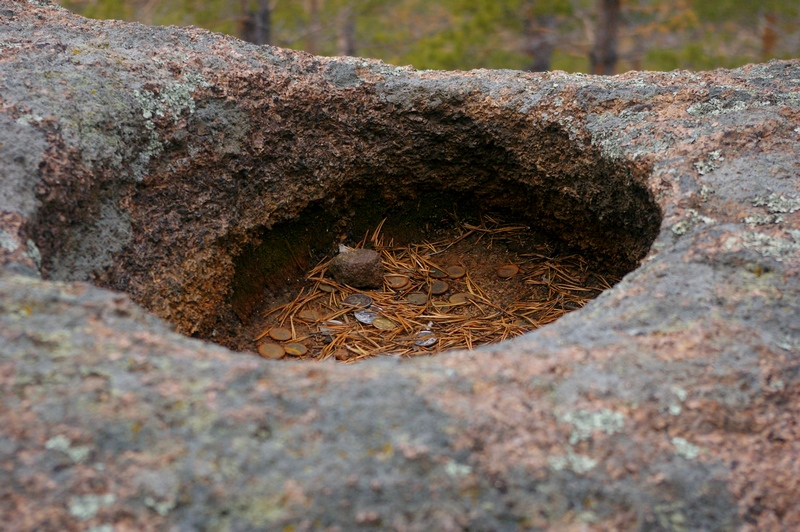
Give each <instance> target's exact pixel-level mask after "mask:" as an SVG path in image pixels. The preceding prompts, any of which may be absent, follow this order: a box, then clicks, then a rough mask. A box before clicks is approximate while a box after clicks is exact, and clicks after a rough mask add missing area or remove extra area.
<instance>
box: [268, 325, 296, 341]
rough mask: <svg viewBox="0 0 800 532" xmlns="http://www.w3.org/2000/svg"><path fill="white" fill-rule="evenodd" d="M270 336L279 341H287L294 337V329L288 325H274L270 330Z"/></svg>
mask: <svg viewBox="0 0 800 532" xmlns="http://www.w3.org/2000/svg"><path fill="white" fill-rule="evenodd" d="M269 337H270V338H272V339H273V340H277V341H279V342H285V341H286V340H289V339H290V338H291V337H292V331H290V330H289V329H287V328H286V327H273V328H272V329H270V330H269Z"/></svg>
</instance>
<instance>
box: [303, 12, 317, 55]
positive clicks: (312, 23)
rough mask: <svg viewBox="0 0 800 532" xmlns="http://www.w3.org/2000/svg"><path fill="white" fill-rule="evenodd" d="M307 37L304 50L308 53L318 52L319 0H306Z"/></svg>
mask: <svg viewBox="0 0 800 532" xmlns="http://www.w3.org/2000/svg"><path fill="white" fill-rule="evenodd" d="M307 9H308V18H309V23H308V38H307V39H306V50H305V51H306V52H308V53H310V54H317V53H319V49H318V46H317V34H318V33H319V29H320V28H319V0H308V4H307Z"/></svg>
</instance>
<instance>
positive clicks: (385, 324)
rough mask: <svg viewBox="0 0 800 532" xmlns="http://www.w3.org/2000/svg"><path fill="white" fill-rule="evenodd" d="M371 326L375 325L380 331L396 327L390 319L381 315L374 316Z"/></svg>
mask: <svg viewBox="0 0 800 532" xmlns="http://www.w3.org/2000/svg"><path fill="white" fill-rule="evenodd" d="M372 326H373V327H376V328H378V329H380V330H382V331H390V330H392V329H394V328H395V327H397V324H396V323H395V322H393V321H392V320H390V319H389V318H384V317H383V316H380V317H377V318H375V321H373V322H372Z"/></svg>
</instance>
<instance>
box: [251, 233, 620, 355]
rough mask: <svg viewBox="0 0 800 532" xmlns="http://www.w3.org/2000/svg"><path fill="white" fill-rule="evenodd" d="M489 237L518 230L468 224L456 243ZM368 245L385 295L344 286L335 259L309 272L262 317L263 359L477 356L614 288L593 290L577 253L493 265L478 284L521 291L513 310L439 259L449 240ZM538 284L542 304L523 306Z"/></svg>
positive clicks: (376, 241)
mask: <svg viewBox="0 0 800 532" xmlns="http://www.w3.org/2000/svg"><path fill="white" fill-rule="evenodd" d="M513 229H514V230H523V229H524V228H513ZM493 230H494V231H497V232H498V233H502V234H503V235H507V234H510V233H512V232H513V231H511V230H509V229H508V228H502V229H496V228H495V229H492V228H479V227H469V228H468V230H467V231H466V232H465V233H464V234H462V235H460V236H459V237H458V240H459V241H461V240H463V239H464V238H465V235H466V236H469V234H472V233H478V234H482V233H481V231H484V232H487V233H488V232H491V231H493ZM363 244H365V242H362V244H361V245H363ZM372 245H373V247H374V248H375V249H376V251H378V252H379V253H381V258H382V261H383V265H384V268H385V270H386V272H387V274H386V275H385V276H384V286H383V288H382V289H381V290H356V289H354V288H352V287H350V286H346V285H340V284H338V283H336V282H335V281H334V280H332V279H330V278H328V276H326V273H327V264H328V263H329V262H330V261H329V260H327V261H323V262H322V263H320V264H319V265H317V266H316V267H315V268H314V269H312V270H311V272H309V274H308V277H307V278H308V281H309V283H310V286H309V287H308V289H304V290H303V291H301V293H300V294H298V296H297V297H296V298H295V299H294V300H293V301H291V302H290V303H287V304H285V305H281V306H279V307H276V308H272V309H269V310H268V311H267V312H266V313H265V322H266V323H265V326H264V328H263V330H262V332H261V333H260V334H259V335H258V336H257V337H256V338H255V340H256V345H257V350H258V353H259V354H260V355H261V356H263V357H265V358H283V357H285V356H287V355H288V356H291V357H300V358H317V359H324V358H329V357H334V358H336V359H337V360H341V361H348V362H351V361H355V360H360V359H363V358H367V357H372V356H377V355H398V356H415V355H421V354H430V353H434V352H439V351H443V350H447V349H457V348H466V349H472V348H473V347H474V346H477V345H483V344H488V343H492V342H498V341H501V340H504V339H507V338H511V337H513V336H517V335H519V334H523V333H524V332H527V331H530V330H533V329H535V328H537V327H540V326H541V325H543V324H545V323H550V322H552V321H554V320H555V319H557V318H558V317H560V316H561V315H563V314H564V313H565V312H567V311H568V310H572V309H576V308H580V307H581V306H583V305H584V304H585V303H586V302H587V301H588V300H589V299H591V298H592V297H595V296H596V295H597V294H599V292H600V291H601V290H603V289H605V288H607V287H608V286H609V285H608V283H607V282H606V281H605V280H604V279H602V278H600V279H601V281H602V282H601V283H600V285H599V286H587V283H586V282H585V280H586V278H587V277H588V274H587V264H586V263H585V262H584V261H583V260H582V259H580V257H577V256H574V255H571V256H566V257H555V258H554V257H548V256H544V255H538V256H527V257H526V256H523V257H516V258H517V260H516V261H515V262H508V263H505V264H499V265H497V266H495V267H494V269H493V273H492V275H491V276H490V277H493V278H494V280H493V281H491V283H490V282H488V281H487V280H486V279H485V278H484V279H483V281H481V283H483V284H484V286H486V285H487V284H489V285H493V286H498V285H499V286H507V287H508V286H510V287H511V291H512V292H514V293H516V292H515V291H516V290H518V291H519V292H520V294H519V296H520V298H519V299H518V300H516V301H514V302H513V304H511V305H501V304H500V303H499V302H498V301H497V300H496V298H494V297H492V295H491V294H489V293H487V291H486V290H484V289H483V288H482V287H481V286H479V284H478V282H477V281H476V278H474V275H471V272H470V271H469V268H468V267H467V266H465V265H461V264H451V265H449V266H447V265H440V264H438V263H437V262H434V260H433V257H436V256H437V254H438V253H440V252H441V250H443V249H448V248H449V247H450V246H452V242H437V243H435V244H431V243H424V244H420V245H413V246H406V247H391V246H384V245H383V243H382V242H381V239H380V238H378V236H377V231H376V233H375V235H373V239H372ZM472 273H473V274H474V272H472ZM504 283H517V284H516V285H508V284H504ZM537 286H538V287H539V288H540V290H539V292H537V293H541V294H544V297H540V298H538V299H537V298H528V299H525V297H524V296H525V294H532V293H534V292H533V291H532V290H533V289H534V288H536V287H537ZM519 287H527V288H528V289H529V290H527V291H526V290H521V289H519ZM523 292H524V293H523Z"/></svg>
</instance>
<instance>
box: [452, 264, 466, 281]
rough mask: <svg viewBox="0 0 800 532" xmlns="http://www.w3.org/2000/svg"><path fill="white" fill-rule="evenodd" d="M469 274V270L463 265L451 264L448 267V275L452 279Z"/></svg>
mask: <svg viewBox="0 0 800 532" xmlns="http://www.w3.org/2000/svg"><path fill="white" fill-rule="evenodd" d="M466 274H467V270H465V269H464V268H462V267H461V266H450V267H449V268H447V276H448V277H450V278H451V279H461V278H462V277H464V276H465V275H466Z"/></svg>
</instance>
